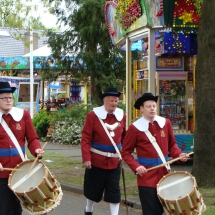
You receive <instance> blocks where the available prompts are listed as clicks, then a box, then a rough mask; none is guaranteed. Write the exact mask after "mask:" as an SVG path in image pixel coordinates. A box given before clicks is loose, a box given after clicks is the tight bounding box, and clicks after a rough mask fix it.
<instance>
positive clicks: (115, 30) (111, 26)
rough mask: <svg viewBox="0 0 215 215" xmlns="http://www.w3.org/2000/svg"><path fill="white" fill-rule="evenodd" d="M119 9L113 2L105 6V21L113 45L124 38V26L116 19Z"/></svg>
mask: <svg viewBox="0 0 215 215" xmlns="http://www.w3.org/2000/svg"><path fill="white" fill-rule="evenodd" d="M117 7H118V5H117V4H116V3H115V2H113V1H108V2H106V4H105V21H106V25H107V28H108V33H109V34H110V36H111V41H112V43H113V44H116V43H117V42H118V41H119V40H120V39H121V38H122V26H121V24H120V22H119V21H118V20H117V19H116V11H117V10H116V8H117Z"/></svg>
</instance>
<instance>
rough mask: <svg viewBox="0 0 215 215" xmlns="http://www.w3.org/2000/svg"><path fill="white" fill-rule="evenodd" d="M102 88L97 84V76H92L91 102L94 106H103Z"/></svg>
mask: <svg viewBox="0 0 215 215" xmlns="http://www.w3.org/2000/svg"><path fill="white" fill-rule="evenodd" d="M101 93H102V92H101V88H100V87H99V85H98V84H95V76H94V75H91V102H92V104H98V105H100V104H101V99H100V98H99V96H100V95H101Z"/></svg>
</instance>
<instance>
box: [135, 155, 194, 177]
mask: <svg viewBox="0 0 215 215" xmlns="http://www.w3.org/2000/svg"><path fill="white" fill-rule="evenodd" d="M192 154H194V152H190V153H188V155H192ZM186 155H187V154H184V155H182V156H180V157H177V158H175V159H172V160H170V161H168V162H166V163H162V164H160V165H157V166H153V167H151V168H148V169H146V170H147V172H148V171H150V170H153V169H157V168H160V167H163V166H165V165H167V164H171V163H173V162H175V161H177V160H180V159H181V158H183V157H185V156H186ZM136 175H138V173H136Z"/></svg>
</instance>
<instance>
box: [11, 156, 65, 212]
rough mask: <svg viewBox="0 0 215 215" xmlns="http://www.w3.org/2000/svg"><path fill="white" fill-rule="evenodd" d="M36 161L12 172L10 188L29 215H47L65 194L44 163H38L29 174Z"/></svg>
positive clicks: (18, 167) (21, 165)
mask: <svg viewBox="0 0 215 215" xmlns="http://www.w3.org/2000/svg"><path fill="white" fill-rule="evenodd" d="M33 162H34V160H27V161H24V162H22V163H21V164H19V165H17V167H16V168H15V169H19V170H20V171H15V170H14V171H12V172H11V174H10V176H9V179H8V186H9V188H10V189H11V190H12V191H13V192H14V193H15V195H16V196H17V198H18V199H19V200H20V202H21V206H22V208H23V210H25V211H27V212H28V213H29V214H34V215H40V214H45V213H48V212H50V211H51V210H53V209H54V208H56V207H57V206H58V205H59V204H60V201H61V199H62V196H63V193H62V190H61V186H60V184H59V183H58V182H57V180H56V179H55V178H54V176H53V175H52V174H51V172H50V171H49V169H48V168H47V167H46V166H45V164H44V163H43V162H42V161H37V162H36V163H35V165H34V167H33V169H32V170H31V171H30V172H29V169H30V168H31V166H32V164H33Z"/></svg>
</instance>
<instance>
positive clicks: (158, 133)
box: [122, 119, 181, 188]
mask: <svg viewBox="0 0 215 215" xmlns="http://www.w3.org/2000/svg"><path fill="white" fill-rule="evenodd" d="M148 130H149V131H150V132H151V134H152V135H153V136H154V137H155V139H156V141H157V143H158V145H159V147H160V149H161V151H162V152H163V155H164V156H168V153H170V156H171V157H172V158H176V157H178V156H179V155H180V154H181V150H180V149H179V148H178V145H177V144H176V140H175V137H174V134H173V130H172V125H171V122H170V121H169V120H168V119H166V123H165V125H164V127H163V128H160V126H159V124H158V123H157V122H156V121H154V122H153V124H151V123H149V128H148ZM135 149H136V154H137V157H139V158H145V160H150V159H153V160H156V159H158V158H159V156H158V153H157V151H156V150H155V148H154V146H153V145H152V143H151V142H150V141H149V139H148V137H147V136H146V134H145V132H144V131H140V130H138V129H137V128H136V127H135V126H134V125H133V124H132V125H130V127H129V129H128V131H127V133H126V138H125V141H124V144H123V148H122V158H123V160H124V161H125V162H126V163H127V164H128V166H129V167H130V168H131V170H132V171H133V172H134V173H135V170H136V168H137V167H139V166H140V165H141V164H140V163H138V162H137V160H136V159H134V157H133V155H132V153H133V152H134V150H135ZM143 166H144V167H145V168H147V169H148V168H150V167H152V166H146V165H143ZM167 173H168V172H167V170H166V167H165V166H164V167H161V168H157V169H155V170H151V171H149V172H147V173H146V174H144V175H143V176H142V177H141V176H139V175H137V183H138V186H147V187H154V188H155V187H156V185H157V183H158V182H159V181H160V179H161V178H162V177H163V176H164V175H166V174H167Z"/></svg>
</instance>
